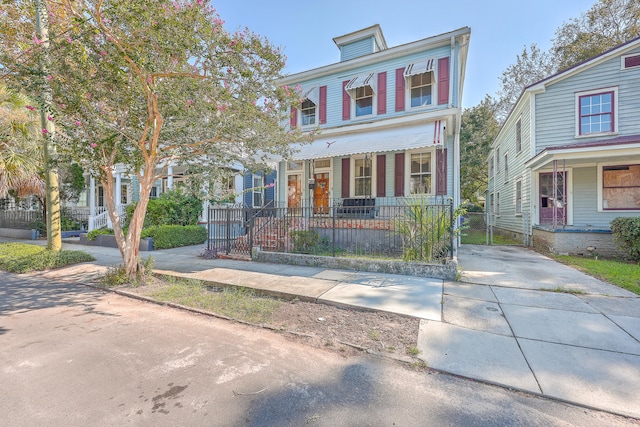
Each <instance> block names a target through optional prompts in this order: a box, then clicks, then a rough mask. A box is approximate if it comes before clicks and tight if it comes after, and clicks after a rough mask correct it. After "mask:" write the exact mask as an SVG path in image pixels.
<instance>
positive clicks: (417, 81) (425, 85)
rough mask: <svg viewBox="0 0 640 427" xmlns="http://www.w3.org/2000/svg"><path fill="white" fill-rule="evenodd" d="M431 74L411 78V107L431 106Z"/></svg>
mask: <svg viewBox="0 0 640 427" xmlns="http://www.w3.org/2000/svg"><path fill="white" fill-rule="evenodd" d="M431 75H432V73H431V72H428V73H422V74H416V75H415V76H411V107H412V108H413V107H421V106H423V105H429V104H431V86H432V81H431Z"/></svg>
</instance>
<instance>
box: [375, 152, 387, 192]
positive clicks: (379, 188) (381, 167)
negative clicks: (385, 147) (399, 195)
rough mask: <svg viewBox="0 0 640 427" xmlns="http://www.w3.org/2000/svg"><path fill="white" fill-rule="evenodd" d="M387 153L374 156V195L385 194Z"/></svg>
mask: <svg viewBox="0 0 640 427" xmlns="http://www.w3.org/2000/svg"><path fill="white" fill-rule="evenodd" d="M386 181H387V155H386V154H382V155H379V156H376V197H385V196H386V195H387V188H386Z"/></svg>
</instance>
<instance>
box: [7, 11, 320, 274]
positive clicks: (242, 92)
mask: <svg viewBox="0 0 640 427" xmlns="http://www.w3.org/2000/svg"><path fill="white" fill-rule="evenodd" d="M47 5H48V7H49V18H50V26H49V35H50V46H51V48H50V52H49V57H50V65H49V74H47V76H44V77H46V79H47V80H48V81H49V82H50V85H51V87H52V90H53V108H52V111H51V112H50V115H51V119H52V120H55V123H56V130H57V131H58V133H59V134H60V135H61V137H60V138H59V140H58V141H57V144H58V151H59V153H60V155H61V156H67V158H68V159H69V160H74V161H76V162H78V163H80V164H81V165H82V166H83V167H84V168H85V170H88V171H90V172H91V173H92V174H93V175H94V176H95V177H97V178H98V179H99V180H100V182H101V184H102V186H103V188H104V189H105V193H106V194H113V190H114V185H115V184H114V180H113V178H112V171H113V169H114V167H115V166H116V165H117V164H123V165H125V166H126V168H127V169H128V172H129V173H130V174H133V175H135V176H137V178H138V180H139V182H140V188H141V191H140V199H139V201H138V203H137V205H136V209H135V211H134V213H133V216H132V217H131V221H130V224H129V227H128V230H127V233H126V235H125V233H124V232H123V228H122V224H121V223H120V221H119V216H118V211H117V208H116V205H115V202H114V200H112V199H111V198H106V199H105V202H106V205H107V210H108V212H109V215H110V217H111V220H112V222H113V225H114V227H113V228H114V234H115V236H116V240H117V242H118V247H119V249H120V252H121V255H122V258H123V262H124V267H125V269H126V272H127V275H128V276H129V277H133V276H135V275H136V274H137V273H138V270H139V268H140V267H141V266H140V264H139V254H138V243H139V240H140V233H141V231H142V226H143V223H144V217H145V212H146V209H147V205H148V202H149V196H150V192H151V188H152V186H153V185H154V183H155V182H156V181H157V180H158V179H161V178H162V177H163V176H165V175H166V168H167V166H168V165H169V164H170V163H171V164H173V165H179V166H184V167H185V168H186V169H187V173H186V174H185V175H186V176H188V177H189V179H190V180H192V181H196V180H197V181H199V182H200V183H201V184H202V185H200V186H197V188H206V186H205V183H207V182H210V181H211V180H214V179H215V178H216V174H217V173H220V171H222V170H223V166H226V165H228V164H232V163H234V162H241V163H244V164H248V165H254V166H255V165H257V164H259V163H262V162H265V161H267V160H270V159H272V158H273V157H272V156H273V155H286V154H287V153H288V151H289V145H290V143H292V142H301V141H303V140H304V139H305V138H309V137H304V136H303V135H302V134H301V133H300V132H298V131H295V130H294V131H285V130H284V128H283V127H282V124H283V123H285V122H286V118H287V114H288V113H287V111H288V109H289V107H290V106H291V105H294V104H295V103H297V102H299V100H298V99H297V95H296V91H295V90H294V89H293V88H288V87H283V88H280V87H277V86H276V85H275V84H274V82H275V81H276V79H277V78H279V77H281V76H282V69H283V67H284V65H285V56H284V54H283V53H282V51H281V50H280V49H279V48H276V47H274V46H272V45H271V44H270V43H269V42H268V40H266V39H264V38H263V37H260V36H258V35H256V34H254V33H252V32H250V31H249V30H248V29H245V30H243V31H238V32H235V33H230V32H229V31H227V30H225V28H224V27H223V23H224V22H223V21H222V19H221V18H220V17H219V16H218V15H217V13H216V12H215V10H214V9H213V8H212V7H210V6H209V5H208V4H207V2H205V1H203V0H193V1H192V0H176V1H168V0H146V1H144V2H132V1H130V0H74V1H72V0H63V1H60V2H53V1H49V2H47ZM10 7H13V8H16V9H18V10H19V11H18V12H15V11H13V12H10V13H7V14H4V15H1V16H0V21H1V20H2V19H3V18H4V17H6V16H20V17H21V18H22V20H23V21H26V22H32V21H33V18H32V17H31V15H30V13H31V9H32V7H31V5H30V2H29V1H27V0H17V1H15V2H13V4H12V5H11V6H10ZM0 25H1V24H0ZM4 25H5V27H6V25H7V23H5V24H4ZM41 44H42V40H38V39H37V37H35V38H33V39H32V40H29V39H24V38H22V39H21V38H20V37H19V35H16V36H15V42H14V43H13V44H12V45H10V46H8V47H7V48H6V49H4V50H3V51H2V53H0V63H2V66H3V67H4V69H5V70H6V74H7V75H8V76H9V77H10V78H11V79H12V81H13V82H15V83H16V84H21V85H22V86H23V87H25V88H26V90H28V91H33V92H34V93H38V91H37V89H38V87H37V82H39V81H41V80H42V77H43V76H41V75H38V72H37V69H38V67H37V66H36V65H37V64H38V62H39V61H41V60H42V54H43V52H42V49H40V45H41ZM34 70H36V71H34ZM63 158H64V157H63ZM209 187H210V188H211V187H213V186H209ZM202 196H204V194H203V195H202Z"/></svg>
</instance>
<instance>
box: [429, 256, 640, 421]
mask: <svg viewBox="0 0 640 427" xmlns="http://www.w3.org/2000/svg"><path fill="white" fill-rule="evenodd" d="M458 261H459V265H460V267H461V268H462V274H461V282H445V283H444V292H443V309H442V322H433V321H429V320H423V321H422V322H421V327H420V335H419V340H418V343H419V348H420V350H421V351H422V354H421V357H422V358H423V359H424V360H425V361H426V362H427V363H428V364H429V366H431V367H433V368H436V369H442V370H444V371H447V372H452V373H454V374H459V375H463V376H466V377H469V378H475V379H479V380H483V381H487V382H493V383H498V384H501V385H506V386H509V387H514V388H518V389H522V390H527V391H532V392H535V393H541V394H543V395H547V396H552V397H555V398H559V399H563V400H568V401H572V402H576V403H580V404H583V405H586V406H591V407H595V408H601V409H605V410H609V411H614V412H617V413H621V414H626V415H630V416H634V417H640V399H638V394H637V392H638V385H639V384H640V298H638V296H637V295H635V294H633V293H631V292H628V291H626V290H624V289H620V288H618V287H616V286H613V285H610V284H607V283H604V282H602V281H599V280H597V279H594V278H592V277H590V276H587V275H585V274H583V273H581V272H579V271H577V270H575V269H573V268H570V267H567V266H565V265H562V264H560V263H557V262H555V261H553V260H552V259H550V258H547V257H545V256H542V255H540V254H538V253H536V252H533V251H530V250H528V249H525V248H522V247H514V246H473V245H464V246H462V247H461V248H460V252H459V256H458Z"/></svg>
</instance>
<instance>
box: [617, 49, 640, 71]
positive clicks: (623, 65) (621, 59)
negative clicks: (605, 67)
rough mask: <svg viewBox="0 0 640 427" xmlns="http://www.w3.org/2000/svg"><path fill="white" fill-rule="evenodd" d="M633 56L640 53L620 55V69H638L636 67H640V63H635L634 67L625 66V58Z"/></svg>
mask: <svg viewBox="0 0 640 427" xmlns="http://www.w3.org/2000/svg"><path fill="white" fill-rule="evenodd" d="M633 56H640V53H637V52H636V53H632V54H630V55H623V56H621V57H620V69H621V70H633V69H636V68H640V65H635V66H633V67H626V66H625V64H624V63H625V60H626V59H627V58H630V57H633Z"/></svg>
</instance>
